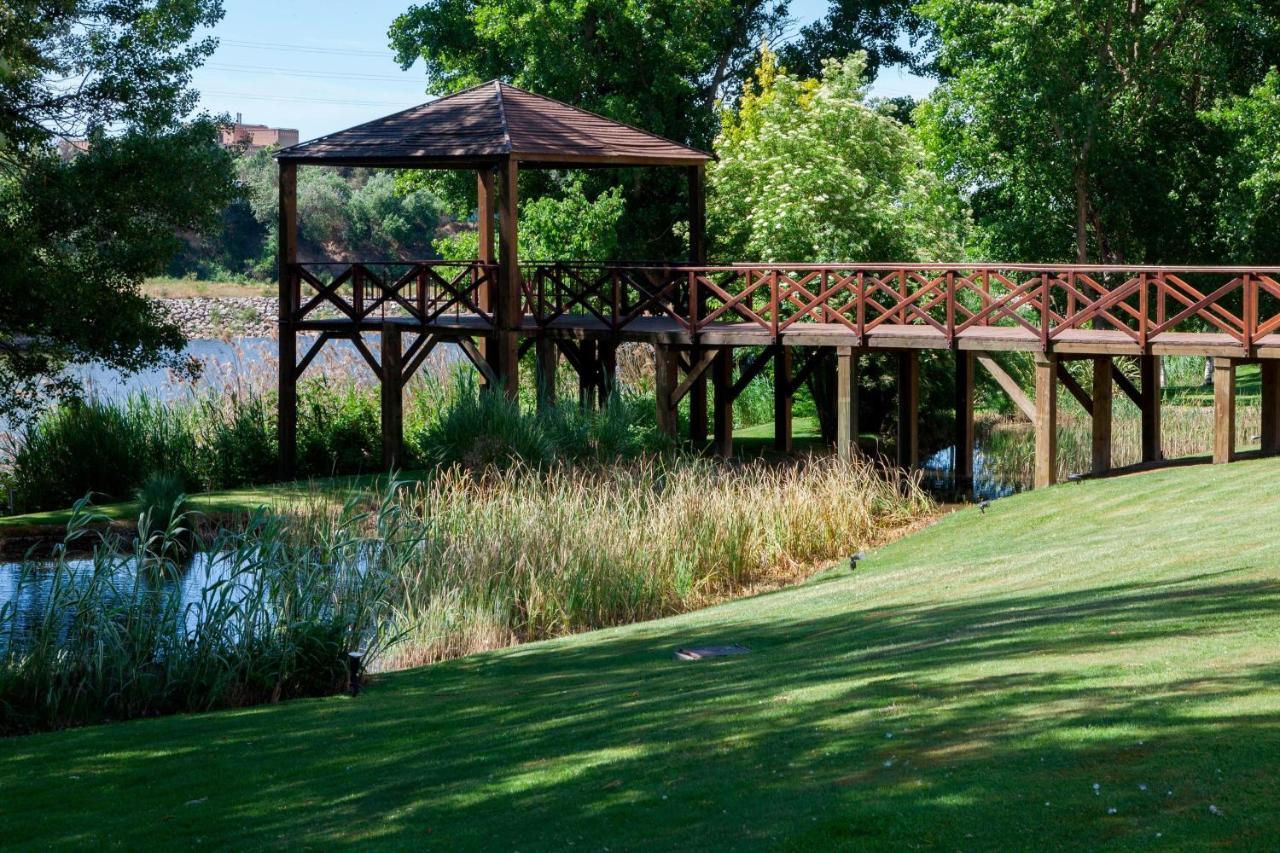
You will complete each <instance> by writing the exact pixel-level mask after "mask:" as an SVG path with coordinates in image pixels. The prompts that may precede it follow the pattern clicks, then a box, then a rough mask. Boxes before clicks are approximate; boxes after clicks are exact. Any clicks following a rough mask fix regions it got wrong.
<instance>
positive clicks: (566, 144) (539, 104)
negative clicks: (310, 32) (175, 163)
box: [276, 80, 711, 168]
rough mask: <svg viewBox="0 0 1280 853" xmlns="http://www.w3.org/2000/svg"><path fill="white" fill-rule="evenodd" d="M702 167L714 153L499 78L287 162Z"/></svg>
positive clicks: (336, 136)
mask: <svg viewBox="0 0 1280 853" xmlns="http://www.w3.org/2000/svg"><path fill="white" fill-rule="evenodd" d="M507 157H511V158H513V159H516V160H519V161H520V162H521V163H529V164H532V165H539V166H543V167H559V166H566V167H583V166H696V165H698V164H700V163H705V162H706V161H708V160H710V159H711V155H710V154H707V153H706V152H705V151H699V150H698V149H696V148H689V147H688V146H685V145H681V144H680V143H678V142H673V141H672V140H670V139H664V138H663V137H661V136H657V135H655V134H652V133H648V132H646V131H643V130H639V129H638V128H634V127H631V126H630V125H626V124H622V123H621V122H616V121H612V120H611V119H607V118H604V117H603V116H599V115H596V114H595V113H591V112H587V111H586V110H581V109H578V108H577V107H571V106H569V105H568V104H565V103H562V102H560V101H557V100H555V99H553V98H547V97H543V96H542V95H535V94H533V93H532V92H526V91H525V90H523V89H517V88H516V87H515V86H511V85H508V84H506V83H503V82H501V81H498V80H491V81H489V82H488V83H482V84H480V85H479V86H473V87H472V88H470V89H464V90H463V91H461V92H458V93H456V94H453V95H448V96H446V97H443V98H440V99H438V100H435V101H431V102H430V103H426V104H421V105H420V106H416V107H411V108H410V109H407V110H404V111H402V112H398V113H393V114H392V115H389V116H384V117H383V118H380V119H374V120H373V121H370V122H366V123H364V124H361V125H357V126H355V127H352V128H348V129H347V130H340V131H338V132H337V133H331V134H329V135H328V136H321V137H319V138H317V139H312V140H310V141H308V142H303V143H301V144H299V145H294V146H292V147H290V148H285V149H282V150H281V151H280V152H279V153H277V154H276V158H277V159H279V160H282V161H286V162H294V163H315V164H322V165H332V166H407V167H414V166H416V167H430V166H435V167H437V168H450V167H457V168H464V167H469V166H473V165H480V164H487V163H494V162H497V161H498V160H501V159H504V158H507Z"/></svg>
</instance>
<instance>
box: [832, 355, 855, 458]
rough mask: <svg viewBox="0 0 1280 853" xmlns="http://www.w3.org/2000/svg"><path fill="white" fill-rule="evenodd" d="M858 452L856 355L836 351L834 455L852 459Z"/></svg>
mask: <svg viewBox="0 0 1280 853" xmlns="http://www.w3.org/2000/svg"><path fill="white" fill-rule="evenodd" d="M857 450H858V354H857V353H856V352H855V351H854V349H853V347H840V348H838V349H837V350H836V455H838V456H839V457H840V458H841V459H844V460H846V461H847V460H849V459H852V458H853V456H854V454H855V453H856V452H857Z"/></svg>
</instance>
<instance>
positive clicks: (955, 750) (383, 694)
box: [0, 573, 1280, 850]
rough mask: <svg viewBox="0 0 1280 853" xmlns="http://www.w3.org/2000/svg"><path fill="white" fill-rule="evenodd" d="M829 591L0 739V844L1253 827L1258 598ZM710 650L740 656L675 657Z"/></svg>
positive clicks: (1140, 833) (1057, 834) (1266, 743)
mask: <svg viewBox="0 0 1280 853" xmlns="http://www.w3.org/2000/svg"><path fill="white" fill-rule="evenodd" d="M830 586H831V585H829V584H821V585H817V586H812V587H809V588H806V589H805V590H803V591H802V592H803V593H804V594H805V595H809V596H812V597H814V598H813V599H812V600H811V601H810V602H808V603H807V605H806V606H809V605H810V604H811V605H814V606H813V609H815V610H817V611H818V612H820V613H821V614H822V615H820V616H818V617H815V618H798V617H794V616H788V615H787V614H788V612H792V613H794V612H798V611H800V610H801V608H798V607H796V606H795V604H794V602H791V603H788V602H787V601H786V599H783V598H779V597H770V599H765V600H762V601H761V602H760V603H759V604H758V605H757V606H756V607H755V608H754V610H753V611H751V612H750V615H749V616H745V617H744V615H743V610H740V609H735V608H719V609H716V610H713V611H709V612H705V613H703V614H700V618H698V619H697V620H696V621H693V620H690V619H688V618H681V619H676V620H668V621H664V622H659V623H653V624H650V625H646V626H640V627H639V628H638V629H631V630H629V631H626V632H621V633H603V634H598V635H595V636H592V637H591V638H590V641H589V643H588V642H582V641H573V642H568V643H553V644H539V645H535V646H528V647H524V648H520V649H516V650H512V651H509V652H506V653H503V654H498V655H482V656H478V657H473V658H469V659H464V660H461V661H455V662H453V663H450V664H445V665H439V666H435V667H431V668H427V669H422V670H417V671H413V672H407V673H400V674H397V675H394V676H388V677H385V678H384V679H383V680H382V681H381V682H380V683H378V684H376V685H375V686H373V687H372V688H371V689H370V690H369V691H368V692H367V694H366V695H365V696H363V697H361V698H360V699H358V700H355V701H346V700H328V701H315V702H298V703H293V704H290V705H287V706H282V707H277V708H265V709H252V710H249V711H244V712H237V713H231V714H218V715H210V716H207V717H189V718H180V719H174V720H164V721H157V722H155V723H148V722H144V723H141V724H137V723H135V724H128V725H121V726H114V727H112V726H104V727H99V728H95V729H88V730H82V731H77V732H73V733H64V734H60V735H52V736H40V737H35V738H27V739H22V740H14V741H9V742H6V743H3V744H0V778H3V779H5V780H7V781H8V782H14V781H15V780H19V779H21V780H23V781H22V782H21V783H19V789H15V791H14V792H13V793H15V794H17V795H18V796H19V797H20V798H21V797H23V796H24V795H25V796H26V797H27V798H28V799H27V800H26V802H28V804H29V806H28V808H27V809H26V810H25V811H26V815H27V816H30V815H32V814H38V815H41V817H39V818H37V819H34V820H31V819H28V820H20V819H19V816H17V815H15V814H13V813H11V812H7V813H0V830H3V831H4V833H5V834H6V836H7V837H9V838H10V839H14V840H27V841H38V842H39V843H41V844H50V843H52V844H78V843H84V842H87V841H90V840H94V839H99V840H100V839H102V838H103V837H110V838H111V839H113V840H115V841H116V842H117V843H121V842H122V841H124V842H125V843H128V842H127V840H128V839H130V838H133V839H137V840H138V841H145V840H146V838H147V831H148V830H147V827H148V826H149V825H151V824H152V823H153V822H154V821H161V822H163V825H164V826H165V827H166V832H170V833H173V835H171V837H172V838H177V839H186V840H188V841H190V840H192V839H194V838H196V837H199V838H203V839H205V840H206V841H208V842H210V843H214V844H216V843H219V842H221V843H226V844H230V843H235V844H238V845H244V844H247V845H260V844H281V843H306V844H313V845H326V846H328V845H333V844H337V843H351V842H380V843H383V844H386V845H388V846H397V847H409V846H417V845H419V844H426V843H429V844H431V845H440V846H442V847H443V848H447V849H458V848H486V849H520V850H525V849H549V848H553V849H564V848H565V847H566V846H567V845H568V844H569V843H570V842H574V843H576V844H580V845H582V846H587V847H591V848H592V849H599V848H601V847H608V848H609V849H613V850H617V849H636V848H646V849H651V848H657V849H674V848H683V849H689V848H703V847H716V848H721V847H739V848H741V847H759V846H769V847H781V848H796V849H800V848H807V849H812V848H813V847H815V846H819V847H821V846H832V845H836V846H854V847H858V846H875V847H885V848H890V847H893V848H900V847H904V846H924V847H932V846H936V845H942V844H945V845H947V846H949V847H957V846H959V847H965V848H978V849H984V848H985V849H990V848H991V847H992V846H1004V847H1008V846H1013V847H1031V846H1041V845H1046V844H1047V845H1049V846H1050V847H1053V848H1060V847H1061V848H1096V847H1097V846H1099V845H1103V844H1123V845H1126V846H1135V845H1141V844H1156V845H1162V844H1175V845H1176V846H1186V845H1195V844H1203V843H1231V844H1236V845H1240V846H1244V847H1256V846H1263V845H1265V844H1269V843H1270V841H1271V840H1272V839H1273V838H1274V832H1275V831H1276V829H1277V828H1278V827H1280V818H1277V817H1276V815H1275V813H1274V809H1273V804H1274V802H1275V797H1276V796H1277V795H1280V783H1277V782H1276V781H1275V780H1274V776H1273V768H1274V763H1275V760H1276V758H1277V757H1278V755H1280V749H1278V747H1280V717H1277V713H1278V712H1280V708H1278V697H1280V691H1278V690H1277V688H1278V687H1280V666H1278V665H1277V659H1276V656H1275V654H1271V655H1270V656H1269V657H1268V656H1267V655H1265V654H1264V655H1263V656H1261V657H1258V656H1256V654H1255V656H1254V657H1253V658H1250V657H1246V656H1242V654H1243V653H1242V652H1241V651H1240V650H1241V649H1245V648H1248V649H1253V650H1257V649H1258V647H1259V643H1258V642H1257V641H1256V638H1255V639H1254V641H1252V642H1249V643H1244V642H1241V641H1240V637H1241V636H1243V635H1247V634H1248V632H1249V631H1251V630H1252V631H1264V632H1266V631H1270V632H1272V633H1274V623H1270V627H1268V628H1260V627H1259V626H1260V625H1264V624H1268V623H1266V622H1265V620H1266V619H1268V618H1270V619H1274V616H1275V614H1276V612H1277V606H1278V605H1280V584H1277V583H1274V582H1271V581H1259V580H1255V579H1246V578H1240V577H1237V578H1235V579H1233V578H1232V576H1231V574H1230V573H1222V574H1218V575H1212V574H1208V575H1201V576H1188V577H1182V578H1180V579H1178V580H1176V581H1168V582H1162V583H1152V584H1143V585H1138V584H1117V585H1114V586H1110V587H1105V588H1095V589H1089V590H1083V591H1079V592H1064V593H1060V594H1049V595H1026V596H1017V595H1010V596H1008V597H1004V598H1001V599H998V600H992V601H983V602H974V601H959V602H955V603H945V604H933V605H916V606H890V607H875V608H869V607H865V606H860V605H859V603H858V601H857V587H856V584H853V583H850V584H848V585H846V586H843V587H840V588H837V589H834V591H832V589H831V588H830ZM727 641H735V642H741V643H744V644H746V645H748V646H750V647H751V648H752V649H753V652H752V654H750V655H748V656H744V657H742V658H735V659H726V660H723V661H716V662H707V663H700V664H689V663H677V662H675V661H673V660H672V659H671V653H672V651H673V650H674V649H675V648H676V647H677V646H679V645H684V644H689V643H698V642H727ZM1262 645H1263V646H1266V644H1262ZM1267 648H1269V646H1266V648H1264V651H1265V650H1266V649H1267ZM1171 655H1173V656H1182V657H1180V660H1179V663H1178V664H1177V665H1176V666H1174V665H1171V663H1170V656H1171ZM1182 658H1185V659H1182ZM1173 671H1176V672H1178V673H1179V674H1180V677H1178V678H1170V677H1168V676H1167V673H1169V672H1173ZM1184 674H1190V677H1183V675H1184ZM69 773H72V774H77V775H78V777H79V779H78V782H77V784H80V785H83V786H84V788H85V789H87V790H88V791H89V792H90V796H88V797H86V799H85V803H84V807H83V808H82V809H79V810H76V811H75V812H74V813H73V814H69V815H66V816H61V815H55V814H51V813H49V812H45V813H43V814H41V812H40V810H39V808H38V803H37V802H35V801H33V800H31V799H30V798H31V797H32V796H36V795H39V796H46V795H47V796H49V797H50V798H51V799H50V802H53V803H57V802H62V803H67V802H68V800H67V797H66V794H67V791H66V788H65V786H66V784H68V783H65V782H63V781H62V780H64V779H65V778H66V775H67V774H69ZM85 779H88V780H90V781H89V782H85V781H84V780H85ZM1095 784H1096V785H1097V788H1096V789H1095V787H1094V785H1095ZM144 791H145V796H137V797H135V798H131V797H132V796H133V795H134V794H137V795H141V794H143V792H144ZM120 797H124V798H125V799H124V800H121V799H119V798H120ZM201 798H207V799H201ZM19 801H22V800H21V799H20V800H19ZM193 801H199V802H197V803H196V804H194V805H190V804H189V803H191V802H193ZM11 802H12V800H11ZM1210 805H1213V806H1214V807H1215V808H1216V809H1218V810H1219V812H1220V813H1221V814H1213V813H1211V812H1210V810H1209V806H1210ZM31 806H37V808H34V809H33V808H31ZM63 808H64V809H65V808H67V806H65V805H64V806H63ZM1109 809H1115V813H1114V814H1110V813H1108V810H1109ZM1156 833H1160V835H1159V836H1157V835H1156Z"/></svg>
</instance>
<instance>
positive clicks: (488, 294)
mask: <svg viewBox="0 0 1280 853" xmlns="http://www.w3.org/2000/svg"><path fill="white" fill-rule="evenodd" d="M496 197H497V193H496V192H495V191H494V186H493V169H489V168H485V169H478V170H477V171H476V259H477V260H478V261H480V262H481V263H485V264H492V263H494V262H495V261H496V260H497V253H496V252H495V251H494V246H493V215H494V210H495V209H496V205H495V200H496ZM493 300H494V293H493V285H492V284H491V283H488V282H486V283H485V284H483V285H481V286H480V288H479V292H478V293H477V294H476V304H477V306H478V307H479V308H480V310H482V311H486V312H487V311H491V310H493ZM479 349H480V352H481V353H482V354H483V355H484V357H485V359H486V360H488V361H489V364H490V365H493V354H492V353H490V352H489V349H490V347H489V341H488V339H486V338H481V339H480V345H479ZM493 366H496V365H493ZM494 372H495V373H496V372H497V371H496V370H495V371H494Z"/></svg>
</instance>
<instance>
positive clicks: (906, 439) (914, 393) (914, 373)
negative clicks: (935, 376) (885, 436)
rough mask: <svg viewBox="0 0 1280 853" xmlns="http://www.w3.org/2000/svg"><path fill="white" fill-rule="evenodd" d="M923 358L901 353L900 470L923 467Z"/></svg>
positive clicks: (899, 405)
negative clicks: (920, 420)
mask: <svg viewBox="0 0 1280 853" xmlns="http://www.w3.org/2000/svg"><path fill="white" fill-rule="evenodd" d="M919 417H920V356H919V354H918V353H917V352H916V351H915V350H901V351H899V353H898V466H899V467H901V468H915V467H916V466H917V465H919V464H920V422H919Z"/></svg>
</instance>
